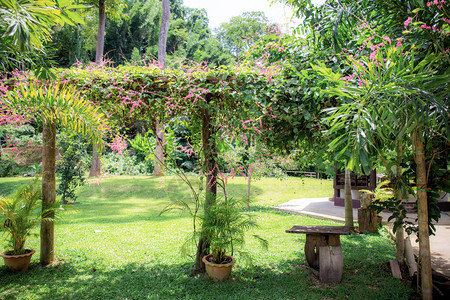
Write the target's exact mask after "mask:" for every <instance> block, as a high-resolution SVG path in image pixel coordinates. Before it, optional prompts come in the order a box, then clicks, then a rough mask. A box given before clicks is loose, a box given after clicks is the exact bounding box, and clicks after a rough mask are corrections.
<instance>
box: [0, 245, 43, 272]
mask: <svg viewBox="0 0 450 300" xmlns="http://www.w3.org/2000/svg"><path fill="white" fill-rule="evenodd" d="M25 252H26V253H25V254H21V255H12V254H8V252H6V253H1V254H0V256H1V257H3V260H4V261H5V266H6V267H7V268H8V269H9V270H11V271H14V272H17V271H26V270H28V266H29V265H30V260H31V256H32V255H33V254H34V252H35V251H34V250H30V249H25Z"/></svg>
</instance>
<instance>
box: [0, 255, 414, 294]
mask: <svg viewBox="0 0 450 300" xmlns="http://www.w3.org/2000/svg"><path fill="white" fill-rule="evenodd" d="M350 260H351V259H350ZM98 263H99V264H100V265H101V263H100V262H98ZM377 267H378V266H377V264H368V266H367V268H368V269H370V270H372V271H371V272H370V273H369V274H368V273H367V272H361V274H355V273H354V272H352V270H351V269H350V268H349V267H345V269H344V278H343V281H342V283H341V284H323V283H321V282H320V281H318V280H317V278H316V277H315V276H314V275H313V274H312V272H311V270H310V269H309V268H308V267H306V266H305V259H304V257H303V256H301V255H299V256H298V257H297V258H286V259H285V260H281V261H279V262H278V263H277V264H276V265H271V266H267V265H266V266H253V267H241V266H239V265H236V266H235V268H234V269H233V273H232V277H231V278H230V280H228V281H227V282H223V283H221V284H215V283H213V282H212V281H211V280H209V279H207V278H205V277H203V276H196V277H191V273H192V268H193V264H192V263H190V262H186V263H173V264H163V263H161V264H158V263H156V264H152V263H148V262H147V263H129V264H126V265H123V266H120V267H117V268H111V267H110V268H108V269H106V267H104V268H105V269H102V267H100V266H98V267H97V263H96V262H88V261H85V262H84V263H83V264H82V266H80V265H79V264H78V263H77V262H73V263H71V262H62V263H60V264H59V265H58V266H56V267H50V268H42V267H39V266H37V265H34V266H32V268H31V269H30V271H29V272H27V273H19V274H9V273H7V272H6V271H5V269H4V267H2V268H0V278H2V281H3V283H4V284H2V286H1V287H0V298H5V299H9V298H11V299H13V298H21V297H24V296H25V295H27V296H29V297H30V298H43V299H95V298H101V299H125V298H127V299H144V298H152V299H186V298H196V299H225V298H231V299H294V298H295V299H298V298H300V299H324V298H332V299H343V298H350V299H356V298H361V299H362V298H365V297H367V296H368V295H370V297H371V298H373V299H390V298H393V299H407V298H408V294H409V293H410V292H411V291H410V290H408V289H407V288H405V287H404V286H402V284H401V283H400V282H399V281H398V280H395V279H392V278H391V277H390V276H388V275H386V274H382V273H380V272H378V270H377ZM374 270H375V271H374Z"/></svg>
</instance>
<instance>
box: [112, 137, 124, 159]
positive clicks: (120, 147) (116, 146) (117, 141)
mask: <svg viewBox="0 0 450 300" xmlns="http://www.w3.org/2000/svg"><path fill="white" fill-rule="evenodd" d="M109 147H110V148H111V150H113V151H116V152H117V155H122V156H123V151H124V150H126V149H127V141H126V139H124V138H123V136H121V135H116V137H115V138H114V141H113V142H112V143H110V144H109Z"/></svg>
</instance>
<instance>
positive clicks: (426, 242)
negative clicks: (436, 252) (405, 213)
mask: <svg viewBox="0 0 450 300" xmlns="http://www.w3.org/2000/svg"><path fill="white" fill-rule="evenodd" d="M413 143H414V160H415V162H416V165H417V166H416V180H417V209H418V212H417V217H418V219H419V261H420V277H421V288H422V299H426V300H428V299H433V279H432V274H431V253H430V236H429V231H428V203H427V201H428V200H427V168H426V158H425V145H424V143H423V141H422V139H421V136H420V135H419V134H418V133H417V132H416V133H415V134H414V138H413Z"/></svg>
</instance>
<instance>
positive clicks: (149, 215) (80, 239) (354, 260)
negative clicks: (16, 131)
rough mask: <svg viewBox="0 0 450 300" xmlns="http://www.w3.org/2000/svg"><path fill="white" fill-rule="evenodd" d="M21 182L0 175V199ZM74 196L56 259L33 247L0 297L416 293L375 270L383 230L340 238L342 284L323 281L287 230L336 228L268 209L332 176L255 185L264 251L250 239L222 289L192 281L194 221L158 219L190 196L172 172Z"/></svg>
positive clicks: (321, 192)
mask: <svg viewBox="0 0 450 300" xmlns="http://www.w3.org/2000/svg"><path fill="white" fill-rule="evenodd" d="M26 180H27V179H23V178H0V195H8V194H11V193H12V192H13V191H14V188H15V187H17V186H18V185H19V184H20V183H21V182H25V181H26ZM228 193H229V194H230V195H232V196H234V197H239V198H241V197H243V196H244V195H245V193H246V182H245V181H244V180H243V179H242V178H235V179H234V180H231V181H229V183H228ZM79 195H80V196H79V199H78V201H79V204H77V205H73V206H74V207H75V208H76V210H71V211H69V212H67V213H66V214H65V216H64V217H63V218H62V219H61V220H60V221H59V222H58V223H57V224H56V226H55V227H56V257H57V258H58V264H57V265H56V266H53V267H46V268H42V267H40V266H39V265H38V264H37V263H38V259H39V253H36V254H35V255H34V257H33V259H32V265H31V266H30V270H29V271H28V272H26V273H23V274H10V273H8V272H7V270H6V268H5V267H4V266H1V267H0V299H16V298H20V299H23V298H25V299H28V298H29V299H144V298H153V299H172V298H173V299H180V298H183V299H184V298H187V299H222V298H231V299H249V298H257V299H357V298H367V297H370V298H373V299H408V297H409V295H410V294H411V292H412V290H411V289H409V288H408V287H407V286H406V285H405V284H404V283H402V282H401V281H400V280H397V279H394V278H392V276H391V275H390V274H388V273H386V272H385V271H383V270H382V268H381V265H382V264H383V262H386V261H388V260H389V259H392V258H394V256H395V249H394V246H393V245H392V244H391V242H390V241H389V239H388V237H387V235H386V234H382V235H381V236H374V235H352V236H344V237H342V238H341V240H342V247H343V251H344V276H343V281H342V283H341V284H321V283H320V282H318V281H317V280H316V279H315V278H314V276H313V275H312V272H311V271H310V270H308V269H307V268H306V267H305V263H306V260H305V256H304V253H303V245H304V242H305V237H304V235H294V234H286V233H285V232H284V231H285V229H288V228H290V227H291V226H292V225H294V224H297V225H338V224H337V223H334V222H331V221H325V220H318V219H313V218H308V217H301V216H297V215H290V214H285V213H280V212H276V211H273V210H272V209H271V207H273V206H274V205H277V204H280V203H283V202H285V201H288V200H290V199H293V198H302V197H328V196H331V195H332V182H331V181H326V180H316V179H305V180H303V181H302V180H301V179H300V178H289V179H287V180H281V181H280V180H279V179H261V180H257V181H254V185H253V190H252V198H253V203H252V204H253V208H252V210H251V211H252V213H253V214H255V215H256V216H257V218H258V221H259V224H260V227H259V228H258V229H257V230H253V231H252V232H249V235H250V234H255V233H256V234H260V235H262V236H264V237H265V238H266V239H267V240H268V241H269V243H270V246H269V250H268V251H264V250H262V249H260V248H259V247H258V246H257V244H256V242H255V241H253V240H252V239H248V244H247V250H248V251H250V252H251V253H252V257H253V265H252V266H251V265H246V264H242V263H241V262H240V261H239V259H238V262H237V265H238V266H237V267H235V268H234V269H233V273H232V278H231V279H230V280H229V281H228V282H224V283H222V284H219V285H218V284H214V283H212V282H211V281H209V280H207V279H205V278H203V277H200V276H197V277H191V276H190V275H191V272H192V268H193V259H192V258H189V257H186V256H184V257H183V256H181V255H180V253H179V251H180V245H181V243H182V242H183V241H184V238H185V237H186V236H187V234H188V233H189V232H190V231H191V227H192V224H191V220H190V219H189V218H188V217H187V216H186V215H182V214H180V213H178V212H170V213H167V214H164V215H162V216H159V212H160V210H161V209H162V208H164V207H165V206H166V205H167V204H168V203H169V202H170V201H169V199H173V198H175V197H183V198H185V197H189V194H188V192H187V188H186V187H185V185H184V184H183V183H182V182H180V181H179V180H178V179H177V178H175V177H166V178H165V179H164V180H163V182H162V183H160V179H159V178H152V177H148V176H139V177H125V176H122V177H109V178H107V179H105V181H104V182H103V183H102V184H101V185H100V186H98V185H96V186H95V187H92V186H90V187H89V186H84V187H83V188H82V189H81V190H80V193H79ZM37 232H38V229H36V233H37ZM28 248H33V249H36V250H38V249H39V239H38V237H37V236H36V237H31V238H30V240H29V241H28ZM37 252H39V251H37Z"/></svg>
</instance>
